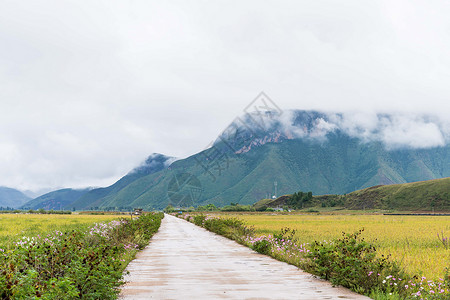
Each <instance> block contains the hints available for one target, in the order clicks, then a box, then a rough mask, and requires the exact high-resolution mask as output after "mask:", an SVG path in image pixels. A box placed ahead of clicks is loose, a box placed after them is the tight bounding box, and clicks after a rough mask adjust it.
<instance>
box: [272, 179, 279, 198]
mask: <svg viewBox="0 0 450 300" xmlns="http://www.w3.org/2000/svg"><path fill="white" fill-rule="evenodd" d="M273 184H274V185H275V195H274V196H275V198H276V197H277V185H278V182H276V181H275V182H274V183H273Z"/></svg>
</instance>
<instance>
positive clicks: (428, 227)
mask: <svg viewBox="0 0 450 300" xmlns="http://www.w3.org/2000/svg"><path fill="white" fill-rule="evenodd" d="M226 216H227V217H237V218H239V219H241V220H244V222H245V223H246V224H247V225H252V226H254V227H255V230H256V234H257V235H269V234H272V235H273V234H275V233H279V232H280V230H281V229H282V228H286V227H288V228H291V229H294V230H296V233H295V238H296V239H298V241H299V242H300V243H313V242H314V241H328V240H332V239H335V238H339V237H341V236H342V232H345V233H353V232H355V231H358V230H359V229H362V228H364V232H363V234H362V237H363V238H365V239H366V241H368V242H371V243H373V244H374V245H376V247H377V253H379V255H382V254H383V255H388V254H391V258H392V259H394V260H396V261H398V262H399V263H400V265H401V266H402V267H403V268H404V269H405V271H407V272H408V273H409V274H417V275H420V276H425V277H426V278H430V279H433V280H437V279H439V278H443V276H444V269H445V268H446V267H450V245H449V238H450V216H439V217H433V216H388V215H317V214H314V215H313V214H304V215H298V214H285V215H283V214H276V215H275V214H272V215H270V214H235V215H232V214H227V215H226ZM438 234H439V236H440V237H438ZM442 236H443V237H444V238H446V240H443V238H442Z"/></svg>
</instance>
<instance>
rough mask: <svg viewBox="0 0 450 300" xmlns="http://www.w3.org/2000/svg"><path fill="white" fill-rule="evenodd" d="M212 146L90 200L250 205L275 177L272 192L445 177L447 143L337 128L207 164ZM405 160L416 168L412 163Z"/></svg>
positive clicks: (336, 190)
mask: <svg viewBox="0 0 450 300" xmlns="http://www.w3.org/2000/svg"><path fill="white" fill-rule="evenodd" d="M214 151H215V149H208V150H205V151H203V152H201V153H199V154H196V155H194V156H191V157H189V158H186V159H184V160H179V161H176V162H174V163H173V164H172V165H171V166H170V168H168V169H165V170H162V171H159V172H156V173H153V174H149V175H147V176H143V177H141V178H139V179H137V180H135V181H133V182H132V183H130V184H129V185H127V186H126V187H124V188H122V189H121V190H120V191H118V192H114V193H110V194H109V195H107V196H105V197H103V198H100V199H98V200H96V202H95V206H99V207H121V206H131V207H143V208H148V209H150V208H164V207H165V206H167V205H168V204H169V203H170V204H173V205H174V206H191V205H193V206H195V205H204V204H208V203H213V204H215V205H220V206H221V205H226V204H229V203H230V202H238V203H241V204H252V203H254V202H255V201H257V200H259V199H261V198H265V197H267V196H270V195H273V194H274V193H275V191H274V189H275V182H276V185H277V194H290V193H293V192H295V191H298V190H303V191H312V192H313V193H314V194H316V195H317V194H344V193H349V192H351V191H354V190H356V189H360V188H365V187H369V186H372V185H376V184H392V183H402V182H410V181H417V180H425V179H433V178H440V177H448V176H450V168H448V165H449V156H448V153H449V148H448V146H447V147H444V148H435V149H427V150H397V151H387V150H385V149H384V147H383V145H381V144H380V143H368V144H364V143H361V142H360V141H359V140H357V139H354V138H350V137H346V136H342V135H336V134H332V135H330V136H328V140H327V141H326V142H324V143H318V142H314V141H305V140H301V139H295V140H285V141H283V142H282V143H267V144H264V145H262V146H260V147H256V148H254V149H252V150H251V151H248V152H245V153H240V154H234V155H228V156H226V157H225V156H224V157H221V158H220V159H219V158H218V159H217V160H214V162H213V163H211V161H210V160H211V157H212V156H213V155H214ZM411 165H419V166H421V168H420V169H417V168H411V167H409V166H411ZM411 169H413V172H411ZM182 174H189V175H186V176H184V177H185V180H184V182H181V183H180V184H178V185H177V186H175V187H174V185H173V184H171V182H176V181H180V180H179V179H181V181H183V175H182ZM189 176H190V177H189ZM186 177H187V179H186ZM194 178H195V179H196V180H193V179H194ZM89 207H90V206H89V205H88V206H84V207H78V208H84V209H86V208H89Z"/></svg>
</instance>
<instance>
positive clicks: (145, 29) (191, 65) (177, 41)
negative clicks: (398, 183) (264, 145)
mask: <svg viewBox="0 0 450 300" xmlns="http://www.w3.org/2000/svg"><path fill="white" fill-rule="evenodd" d="M449 15H450V2H449V1H436V0H428V1H406V0H396V1H383V0H380V1H365V0H349V1H333V0H329V1H327V0H315V1H299V0H296V1H232V0H227V1H220V0H217V1H200V0H193V1H170V0H169V1H148V0H142V1H141V0H122V1H112V0H91V1H68V0H53V1H43V0H29V1H14V0H0V186H8V187H13V188H18V189H22V190H35V191H37V190H41V189H55V188H61V187H75V188H79V187H86V186H106V185H109V184H112V183H113V182H114V181H115V180H117V179H119V178H120V177H121V176H123V175H124V174H126V173H127V172H128V171H130V170H131V169H132V168H133V167H135V166H137V165H139V163H140V162H142V161H143V160H145V158H146V157H147V156H148V155H150V154H151V153H154V152H157V153H163V154H166V155H169V156H175V157H180V158H182V157H187V156H189V155H192V154H194V153H196V152H199V151H201V150H203V149H205V148H206V147H207V146H208V145H209V144H210V143H211V142H212V141H213V140H215V138H216V137H217V136H218V135H219V134H220V132H221V131H222V130H224V129H225V128H226V126H227V125H228V124H229V123H230V122H232V121H233V119H234V118H236V117H237V116H239V115H241V114H243V110H244V109H245V107H246V106H247V105H248V104H249V103H250V102H251V101H252V100H253V99H254V98H255V97H256V96H257V95H258V94H259V93H260V92H261V91H264V92H265V93H266V94H267V95H269V96H270V98H271V99H272V100H273V101H274V102H275V103H276V104H277V105H278V106H279V107H280V108H282V109H283V110H287V109H305V110H312V109H315V110H322V111H328V112H344V113H345V115H346V116H349V118H347V119H346V120H341V122H342V124H345V126H348V128H350V129H349V130H351V128H354V127H355V125H354V124H355V122H357V124H359V125H358V126H366V125H367V126H368V127H370V126H372V125H371V124H370V120H371V118H372V119H373V118H374V116H375V115H376V113H393V114H396V115H398V116H400V117H398V119H399V120H400V121H401V122H402V123H401V124H402V126H403V127H405V128H403V127H402V126H399V127H394V129H396V130H391V131H389V132H388V134H387V136H385V138H386V140H387V141H389V139H393V140H395V143H403V144H405V145H412V146H417V145H416V144H415V142H414V140H415V139H416V140H417V135H416V134H415V133H416V132H418V133H419V136H420V137H424V138H427V137H429V136H430V134H429V132H433V134H437V133H436V128H431V127H432V125H430V123H429V122H428V121H424V120H430V119H431V120H433V121H434V122H436V123H437V124H440V129H441V130H444V131H445V130H447V133H448V126H447V125H448V124H449V122H450V120H449V118H450V117H449V116H450V104H449V101H448V98H449V97H450V84H449V82H450V56H449V55H448V53H450V18H448V16H449ZM421 115H426V116H427V117H426V118H425V119H424V118H423V117H420V116H421ZM418 120H419V121H418ZM358 122H359V123H358ZM391 125H392V124H391ZM394 125H395V124H394ZM422 125H423V126H422ZM430 126H431V127H430ZM369 129H370V128H369ZM433 130H434V131H433ZM399 137H401V138H399ZM425 145H434V144H433V143H431V144H426V143H425Z"/></svg>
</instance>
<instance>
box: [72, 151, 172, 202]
mask: <svg viewBox="0 0 450 300" xmlns="http://www.w3.org/2000/svg"><path fill="white" fill-rule="evenodd" d="M173 161H175V158H174V157H170V156H166V155H163V154H159V153H153V154H152V155H150V156H149V157H148V158H147V159H146V160H145V161H144V162H143V163H142V164H141V165H140V166H138V167H136V168H134V169H133V170H131V171H130V172H129V173H128V174H127V175H125V176H124V177H122V178H121V179H120V180H118V181H117V182H116V183H114V184H113V185H111V186H109V187H105V188H97V189H92V190H90V191H89V192H87V193H86V194H84V195H82V196H81V197H80V198H79V199H77V200H76V201H74V202H72V203H70V204H68V205H67V208H71V206H73V207H76V208H91V207H99V206H101V207H102V208H105V207H107V206H108V205H102V204H103V202H102V201H99V200H101V199H104V198H107V197H108V196H109V195H114V194H117V193H119V192H120V191H121V190H122V189H123V188H125V187H126V186H128V185H130V184H131V183H133V182H134V181H136V180H138V179H140V178H142V177H145V176H148V175H150V174H154V173H157V172H160V171H162V170H165V169H166V168H167V167H168V166H169V165H170V164H171V163H172V162H173ZM120 204H121V205H118V206H120V207H128V206H129V205H128V203H126V201H124V202H123V203H120ZM114 207H115V206H114Z"/></svg>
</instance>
